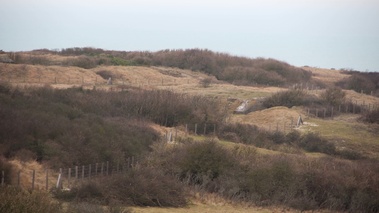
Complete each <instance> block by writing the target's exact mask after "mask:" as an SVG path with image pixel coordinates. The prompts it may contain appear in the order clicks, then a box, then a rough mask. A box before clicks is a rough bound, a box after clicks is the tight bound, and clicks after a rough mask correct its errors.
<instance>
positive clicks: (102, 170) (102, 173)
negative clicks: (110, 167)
mask: <svg viewBox="0 0 379 213" xmlns="http://www.w3.org/2000/svg"><path fill="white" fill-rule="evenodd" d="M103 175H104V163H101V176H103Z"/></svg>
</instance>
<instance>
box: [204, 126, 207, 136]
mask: <svg viewBox="0 0 379 213" xmlns="http://www.w3.org/2000/svg"><path fill="white" fill-rule="evenodd" d="M206 133H207V124H204V135H205V134H206Z"/></svg>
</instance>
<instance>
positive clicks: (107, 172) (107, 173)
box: [106, 161, 109, 176]
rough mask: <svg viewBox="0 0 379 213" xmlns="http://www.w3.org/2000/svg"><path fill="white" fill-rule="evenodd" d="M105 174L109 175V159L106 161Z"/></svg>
mask: <svg viewBox="0 0 379 213" xmlns="http://www.w3.org/2000/svg"><path fill="white" fill-rule="evenodd" d="M106 172H107V173H106V175H107V176H108V175H109V161H107V171H106Z"/></svg>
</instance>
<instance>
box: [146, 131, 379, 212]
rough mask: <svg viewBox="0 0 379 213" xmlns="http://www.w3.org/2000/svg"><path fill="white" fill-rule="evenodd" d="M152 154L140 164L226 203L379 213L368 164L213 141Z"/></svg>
mask: <svg viewBox="0 0 379 213" xmlns="http://www.w3.org/2000/svg"><path fill="white" fill-rule="evenodd" d="M312 137H317V136H315V135H308V136H306V137H304V138H302V139H301V143H307V141H308V140H313V139H312ZM309 147H310V149H313V148H312V146H309ZM154 150H155V151H154V152H153V153H152V155H151V157H150V158H149V160H148V161H147V162H144V163H146V164H148V165H151V164H154V165H159V168H160V169H161V170H163V171H164V172H165V173H166V174H169V175H174V176H176V177H177V178H178V179H179V180H181V181H182V182H184V183H186V184H187V185H189V186H191V187H195V188H197V189H199V190H202V191H206V192H211V193H217V194H219V195H221V196H223V197H225V198H227V199H231V200H238V201H246V202H253V203H255V204H257V205H277V204H281V205H288V206H291V207H293V208H296V209H299V210H311V209H319V208H327V209H330V210H340V211H351V212H377V211H378V210H379V209H378V208H379V199H378V197H377V195H378V193H379V191H378V190H379V188H378V179H377V178H378V175H379V173H378V172H377V171H378V170H377V169H374V168H377V164H376V163H374V162H369V161H355V162H350V161H344V160H337V159H335V158H329V157H327V158H314V159H312V158H307V157H301V156H296V157H294V156H292V157H291V156H289V155H288V156H287V155H260V154H258V153H257V151H256V150H255V148H253V147H252V146H237V145H236V146H235V147H233V148H231V149H227V148H225V147H224V146H221V145H220V144H219V143H218V142H215V141H206V142H190V141H187V142H185V143H183V144H179V145H176V146H174V147H171V148H167V147H164V146H163V147H162V145H161V146H155V148H154ZM221 159H222V160H221ZM335 168H338V169H335ZM373 171H376V172H373ZM363 180H365V181H363ZM362 181H363V182H362ZM363 183H365V184H363Z"/></svg>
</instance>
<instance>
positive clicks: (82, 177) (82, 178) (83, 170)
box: [82, 166, 84, 181]
mask: <svg viewBox="0 0 379 213" xmlns="http://www.w3.org/2000/svg"><path fill="white" fill-rule="evenodd" d="M83 179H84V166H82V181H83Z"/></svg>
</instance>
